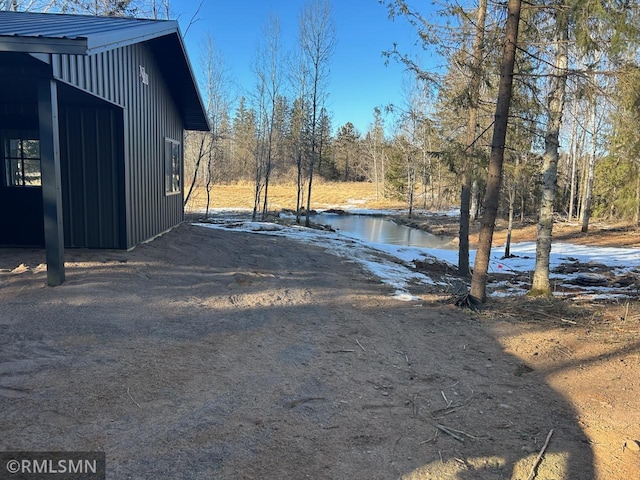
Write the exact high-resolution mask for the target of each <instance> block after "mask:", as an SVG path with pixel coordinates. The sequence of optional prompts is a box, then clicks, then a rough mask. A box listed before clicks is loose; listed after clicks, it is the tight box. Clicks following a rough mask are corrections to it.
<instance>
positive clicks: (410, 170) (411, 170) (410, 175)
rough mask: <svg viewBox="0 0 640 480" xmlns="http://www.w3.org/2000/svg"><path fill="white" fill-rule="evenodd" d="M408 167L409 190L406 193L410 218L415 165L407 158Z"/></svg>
mask: <svg viewBox="0 0 640 480" xmlns="http://www.w3.org/2000/svg"><path fill="white" fill-rule="evenodd" d="M408 163H409V165H408V167H409V168H408V169H407V170H408V172H407V187H408V189H409V191H408V201H409V218H411V215H413V194H414V191H415V186H416V168H415V165H414V164H413V159H412V158H411V157H409V162H408Z"/></svg>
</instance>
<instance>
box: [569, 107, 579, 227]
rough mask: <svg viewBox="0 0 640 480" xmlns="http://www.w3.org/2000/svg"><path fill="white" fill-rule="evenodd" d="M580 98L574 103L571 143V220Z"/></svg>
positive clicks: (571, 215)
mask: <svg viewBox="0 0 640 480" xmlns="http://www.w3.org/2000/svg"><path fill="white" fill-rule="evenodd" d="M577 135H578V100H575V101H574V103H573V124H572V125H571V143H570V145H569V155H570V156H571V177H570V180H569V181H570V184H571V188H570V193H569V213H568V215H567V219H568V220H569V221H571V220H572V219H573V212H574V210H575V203H574V202H575V197H576V164H577V162H578V139H577V138H576V137H577Z"/></svg>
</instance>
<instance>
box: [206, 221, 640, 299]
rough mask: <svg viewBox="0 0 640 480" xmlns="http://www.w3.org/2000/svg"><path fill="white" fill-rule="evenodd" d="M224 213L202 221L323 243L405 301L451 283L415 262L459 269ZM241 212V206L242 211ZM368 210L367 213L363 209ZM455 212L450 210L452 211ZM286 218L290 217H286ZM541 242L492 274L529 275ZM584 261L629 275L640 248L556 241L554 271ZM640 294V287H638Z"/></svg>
mask: <svg viewBox="0 0 640 480" xmlns="http://www.w3.org/2000/svg"><path fill="white" fill-rule="evenodd" d="M217 213H218V214H219V217H218V218H216V219H214V220H212V221H211V223H196V224H197V225H200V226H203V227H207V228H217V229H223V230H229V231H239V232H252V233H260V234H267V235H275V236H282V237H286V238H289V239H292V240H295V241H300V242H306V243H310V244H313V245H316V246H319V247H322V248H324V249H326V250H327V251H329V252H330V253H332V254H334V255H338V256H340V257H343V258H345V259H347V260H348V261H353V262H357V263H359V264H360V265H362V266H363V267H364V268H365V269H366V270H367V271H369V272H370V273H371V274H372V275H374V276H376V277H377V278H379V279H380V281H381V282H383V283H385V284H387V285H389V286H391V287H393V288H394V290H395V294H394V295H393V297H394V298H397V299H398V300H403V301H416V300H419V298H417V297H415V296H414V295H412V294H411V293H410V292H409V286H410V285H416V284H418V285H420V284H422V285H431V286H433V285H446V284H443V283H441V282H437V281H435V280H433V279H431V278H430V277H429V276H427V275H425V274H424V273H420V272H417V271H416V270H415V266H414V264H413V261H414V260H420V261H426V262H428V263H431V262H433V261H435V260H439V261H440V262H444V263H446V264H449V265H450V267H451V270H455V268H456V267H455V266H456V265H457V263H458V252H457V251H456V250H445V249H437V248H419V247H407V246H400V245H389V244H373V243H368V242H364V241H362V240H359V239H357V238H354V237H352V236H349V234H348V233H345V232H332V231H324V230H316V229H310V228H305V227H303V226H299V225H281V224H276V223H271V222H257V221H250V220H246V219H243V218H241V216H237V215H236V216H234V214H233V212H232V211H229V210H224V211H217ZM237 213H239V212H238V211H237V210H236V214H237ZM358 213H359V214H365V211H364V210H362V211H358ZM374 213H375V214H376V215H380V214H381V213H384V212H381V211H380V210H376V211H369V214H374ZM447 213H449V212H447ZM281 217H282V218H289V216H283V215H281ZM535 249H536V244H535V242H523V243H515V244H512V246H511V254H512V256H511V257H510V258H503V251H504V249H503V248H500V247H499V248H494V250H493V251H492V254H491V258H490V263H489V272H491V273H504V274H511V275H513V276H514V277H515V276H516V275H520V276H522V275H525V276H526V275H527V274H530V272H532V271H533V269H534V267H535ZM474 261H475V251H473V250H472V251H471V252H470V262H471V264H472V265H473V262H474ZM575 262H580V263H582V264H588V263H592V264H601V265H606V266H608V267H609V271H610V273H611V274H614V275H616V276H620V275H625V274H628V273H634V274H638V273H640V249H638V248H614V247H590V246H583V245H573V244H569V243H554V244H553V245H552V248H551V261H550V269H551V270H553V269H555V268H557V267H559V266H560V265H563V264H567V263H569V264H571V263H575ZM577 275H579V273H578V274H572V273H567V274H563V273H552V274H551V275H550V279H551V281H552V282H553V283H557V284H560V283H571V282H572V281H573V280H575V278H576V277H577ZM580 288H581V289H582V291H584V292H585V293H586V294H588V295H590V298H592V299H594V300H603V299H607V300H616V299H619V298H621V297H625V298H626V297H628V296H629V295H633V294H634V291H633V288H634V287H631V288H630V289H626V290H624V289H620V288H611V287H607V286H589V287H585V286H581V287H580ZM635 288H636V290H635V295H637V293H638V292H637V287H635ZM487 290H488V292H489V294H490V295H493V296H510V295H521V294H523V293H525V292H526V287H524V286H523V284H522V283H521V282H519V281H517V280H514V281H511V280H509V279H501V280H499V281H497V282H493V283H490V284H489V285H488V288H487ZM556 294H557V295H559V296H560V295H569V294H571V292H565V291H558V292H557V293H556Z"/></svg>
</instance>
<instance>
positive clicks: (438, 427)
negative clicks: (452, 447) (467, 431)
mask: <svg viewBox="0 0 640 480" xmlns="http://www.w3.org/2000/svg"><path fill="white" fill-rule="evenodd" d="M436 428H437V429H438V430H440V431H441V432H443V433H446V434H447V435H449V436H450V437H453V438H455V439H456V440H458V441H459V442H460V443H464V438H462V437H461V436H459V435H456V434H455V433H453V431H452V430H451V429H449V428H447V427H445V426H444V425H440V424H439V423H437V424H436Z"/></svg>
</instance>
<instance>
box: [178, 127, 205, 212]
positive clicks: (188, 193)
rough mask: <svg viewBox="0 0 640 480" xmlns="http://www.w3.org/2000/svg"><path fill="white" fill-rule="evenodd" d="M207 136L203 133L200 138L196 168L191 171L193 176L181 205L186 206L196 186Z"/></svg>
mask: <svg viewBox="0 0 640 480" xmlns="http://www.w3.org/2000/svg"><path fill="white" fill-rule="evenodd" d="M206 138H207V134H206V133H203V134H202V138H201V139H200V147H199V148H198V160H196V168H195V169H194V172H193V177H192V178H191V185H190V186H189V191H188V192H187V196H186V197H184V202H183V204H182V205H183V206H186V205H187V203H189V199H190V198H191V194H192V193H193V189H194V188H195V186H196V181H197V180H198V170H200V162H201V161H202V157H204V142H205V140H206Z"/></svg>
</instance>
